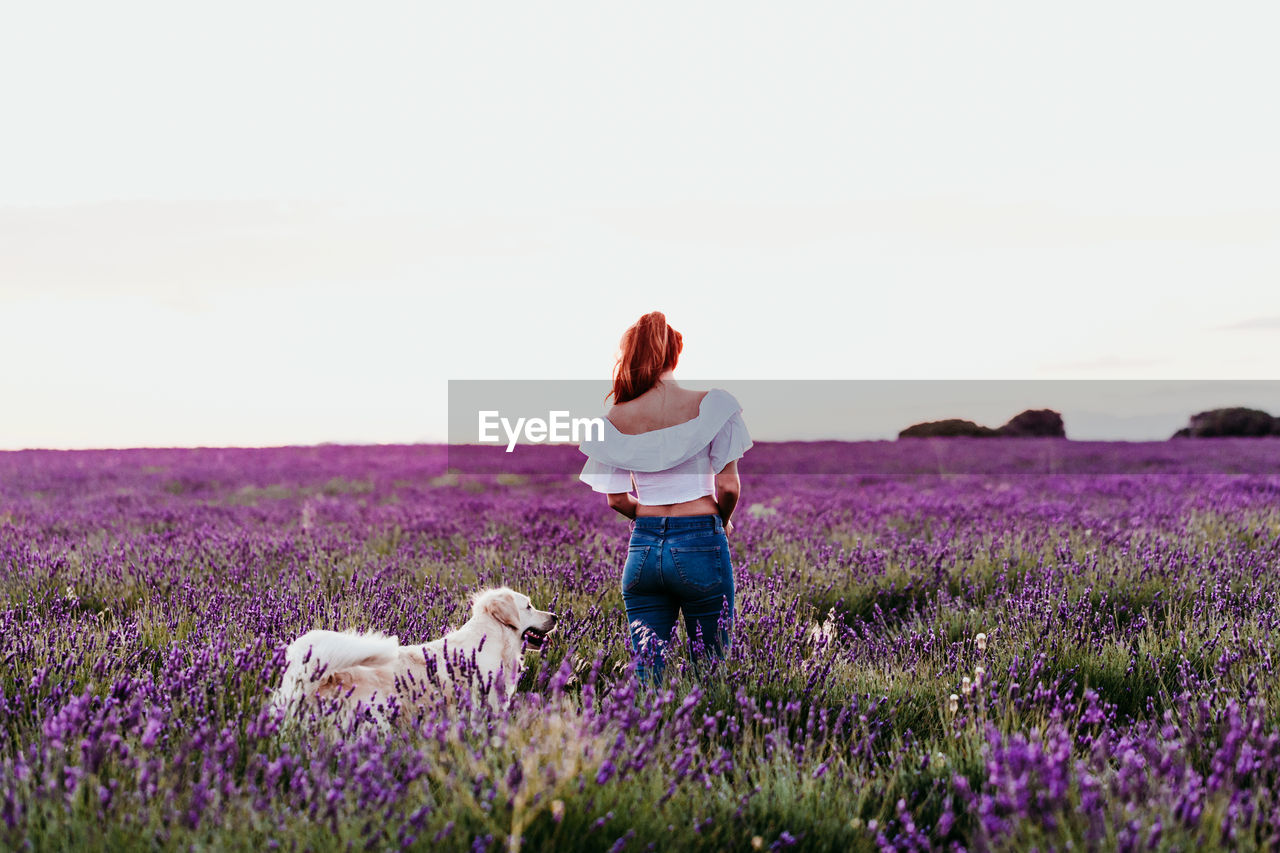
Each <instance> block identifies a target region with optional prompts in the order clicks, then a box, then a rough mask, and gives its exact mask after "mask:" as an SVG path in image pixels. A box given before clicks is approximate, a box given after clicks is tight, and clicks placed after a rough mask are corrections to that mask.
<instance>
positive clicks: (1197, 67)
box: [0, 0, 1280, 448]
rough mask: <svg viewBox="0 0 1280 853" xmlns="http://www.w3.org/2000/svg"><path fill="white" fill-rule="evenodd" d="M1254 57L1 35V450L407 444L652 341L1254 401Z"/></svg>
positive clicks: (812, 362)
mask: <svg viewBox="0 0 1280 853" xmlns="http://www.w3.org/2000/svg"><path fill="white" fill-rule="evenodd" d="M1277 32H1280V6H1277V5H1276V4H1274V3H1270V2H1265V3H1264V2H1258V3H1232V4H1204V3H1171V2H1150V3H1145V2H1129V3H1115V2H1106V3H1091V2H1073V3H1063V4H1042V3H1028V2H1025V0H1017V2H999V3H970V2H945V3H944V2H937V3H912V2H887V0H886V2H876V3H859V2H847V0H846V2H841V3H834V4H817V3H803V4H777V3H773V4H753V3H745V2H741V0H735V2H732V3H698V4H689V3H647V4H626V5H623V4H613V3H600V2H598V0H596V1H595V2H590V3H566V2H551V3H543V4H514V3H511V4H507V3H487V4H474V3H430V2H422V0H415V2H410V3H377V2H370V3H361V4H351V3H342V4H329V3H317V2H307V3H298V4H292V3H290V4H286V3H272V2H254V3H238V2H221V3H217V4H203V5H201V6H199V7H196V6H193V5H191V4H178V3H172V2H161V3H152V4H142V3H129V2H118V3H110V4H104V3H84V4H44V3H27V4H9V6H7V7H6V9H5V10H4V11H3V12H2V13H0V107H2V108H3V115H4V127H5V129H4V132H3V133H2V134H0V447H7V448H17V447H29V446H45V447H49V446H52V447H103V446H140V445H198V444H216V445H274V444H288V443H314V442H320V441H343V442H409V441H422V440H443V439H444V438H445V436H446V432H447V421H446V416H445V407H446V402H447V393H446V388H447V386H446V381H447V380H448V379H474V378H494V379H497V378H530V379H532V378H593V377H600V376H605V375H607V374H608V372H609V370H610V368H611V366H612V360H613V356H614V351H615V347H616V345H617V340H618V337H619V335H620V334H621V332H622V331H623V329H624V328H625V327H626V326H627V325H628V324H629V323H631V322H632V321H633V320H634V319H635V318H636V317H637V316H639V315H640V314H641V313H643V312H646V311H649V310H652V309H655V308H657V309H661V310H664V311H665V312H666V313H667V315H668V317H669V319H670V321H671V322H672V324H673V325H675V326H676V328H678V329H680V330H681V331H682V332H684V333H685V335H686V351H685V359H684V362H683V364H682V366H681V370H680V372H679V374H678V375H680V376H682V377H683V378H685V379H686V380H687V381H688V382H689V384H699V382H698V380H706V381H709V382H711V383H713V384H728V383H730V382H731V381H732V380H735V379H738V380H745V379H779V378H806V379H810V378H826V379H836V378H850V379H852V378H917V379H918V378H931V379H945V378H983V379H990V378H1025V379H1052V378H1064V379H1065V378H1074V379H1092V378H1142V379H1212V378H1231V379H1274V378H1280V377H1278V376H1277V372H1278V371H1277V369H1276V368H1277V364H1278V363H1280V359H1278V358H1277V353H1280V157H1277V156H1276V152H1277V151H1280V111H1277V110H1276V109H1275V108H1274V106H1272V104H1273V102H1274V100H1275V83H1276V81H1277V80H1278V79H1280V52H1277V51H1276V50H1275V46H1274V41H1275V34H1276V33H1277ZM1021 402H1023V401H1019V400H1010V401H1009V405H1008V407H1007V408H1008V409H1009V410H1011V412H1012V411H1016V410H1017V408H1018V407H1019V404H1020V403H1021ZM1027 402H1028V404H1031V403H1032V401H1027ZM1034 404H1037V405H1040V404H1043V403H1042V401H1034ZM952 414H955V415H957V416H961V417H964V416H968V415H967V413H966V412H961V411H956V412H954V413H952ZM1278 414H1280V413H1278ZM1160 429H1161V430H1163V426H1161V427H1160ZM1129 437H1132V436H1129ZM1152 437H1163V435H1153V436H1152Z"/></svg>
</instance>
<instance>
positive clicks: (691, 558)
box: [671, 545, 728, 592]
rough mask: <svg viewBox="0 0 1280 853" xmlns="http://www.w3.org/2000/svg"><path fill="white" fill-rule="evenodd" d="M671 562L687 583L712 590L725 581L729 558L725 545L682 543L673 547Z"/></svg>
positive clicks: (708, 590)
mask: <svg viewBox="0 0 1280 853" xmlns="http://www.w3.org/2000/svg"><path fill="white" fill-rule="evenodd" d="M671 562H672V563H674V564H675V567H676V573H677V574H679V575H680V580H682V581H684V582H685V584H686V585H688V586H690V587H692V588H693V589H696V590H699V591H701V592H710V591H711V590H713V589H716V588H718V587H719V586H721V584H723V583H724V571H725V568H726V567H727V566H726V564H727V563H728V559H727V557H726V556H725V547H724V545H681V546H676V547H673V548H672V549H671Z"/></svg>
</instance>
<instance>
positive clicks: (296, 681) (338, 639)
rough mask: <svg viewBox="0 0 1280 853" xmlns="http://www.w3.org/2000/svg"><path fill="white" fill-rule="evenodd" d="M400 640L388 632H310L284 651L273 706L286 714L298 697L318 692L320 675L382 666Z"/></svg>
mask: <svg viewBox="0 0 1280 853" xmlns="http://www.w3.org/2000/svg"><path fill="white" fill-rule="evenodd" d="M399 651H400V641H399V639H398V638H396V637H392V636H387V635H386V634H356V633H352V632H347V631H344V632H339V631H309V632H307V633H306V634H303V635H302V636H301V637H299V638H298V639H296V640H294V641H293V642H292V643H290V644H289V648H288V649H287V650H285V660H286V662H287V666H286V667H285V671H284V677H283V678H282V679H281V680H280V687H279V688H278V689H277V690H276V692H275V695H274V696H273V697H272V702H271V704H272V707H273V708H275V709H276V711H278V712H280V713H286V712H288V710H289V709H290V708H291V707H293V705H294V704H295V703H297V702H298V701H299V700H301V699H304V698H306V697H307V696H309V695H310V694H312V693H314V692H315V689H316V687H317V686H318V684H319V677H320V676H321V675H332V674H334V673H338V672H342V671H343V670H347V669H351V668H352V667H355V666H380V665H382V664H386V663H391V662H392V661H394V660H395V659H396V657H397V655H398V654H399Z"/></svg>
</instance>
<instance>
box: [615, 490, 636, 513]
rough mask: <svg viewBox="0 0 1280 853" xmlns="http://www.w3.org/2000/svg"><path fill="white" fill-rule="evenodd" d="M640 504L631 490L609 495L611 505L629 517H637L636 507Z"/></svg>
mask: <svg viewBox="0 0 1280 853" xmlns="http://www.w3.org/2000/svg"><path fill="white" fill-rule="evenodd" d="M639 505H640V503H639V501H637V500H636V499H635V498H633V497H632V496H631V493H630V492H618V493H617V494H612V495H609V506H610V507H611V508H612V509H615V510H617V511H618V512H620V513H622V514H623V515H625V516H626V517H627V518H635V517H636V507H637V506H639Z"/></svg>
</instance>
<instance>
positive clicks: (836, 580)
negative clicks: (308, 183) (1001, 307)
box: [0, 439, 1280, 851]
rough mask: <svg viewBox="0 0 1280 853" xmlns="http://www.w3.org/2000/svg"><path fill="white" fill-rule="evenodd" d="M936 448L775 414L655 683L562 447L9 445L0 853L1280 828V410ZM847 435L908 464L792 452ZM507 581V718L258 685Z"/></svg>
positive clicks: (2, 470) (1276, 842) (940, 841)
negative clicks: (1150, 440)
mask: <svg viewBox="0 0 1280 853" xmlns="http://www.w3.org/2000/svg"><path fill="white" fill-rule="evenodd" d="M958 441H959V443H954V444H951V445H948V447H951V448H953V452H951V451H949V455H948V456H947V459H948V460H951V461H955V460H957V459H961V458H964V459H968V460H970V461H971V462H973V463H974V464H972V465H971V466H969V467H968V468H965V469H963V470H972V471H984V470H987V471H994V470H996V469H998V467H999V466H998V465H997V464H996V463H998V461H999V460H1000V459H1002V458H1005V457H1007V456H1009V455H1014V456H1016V455H1017V454H1024V455H1025V454H1026V453H1027V452H1028V451H1026V450H1025V448H1029V447H1035V446H1037V443H1036V442H1034V441H1033V442H1031V443H1029V444H1028V443H1025V442H1026V441H1027V440H1023V441H1024V443H1022V444H1018V443H1017V442H1018V441H1019V440H1017V439H1014V440H1004V439H986V440H979V441H971V442H964V441H963V440H958ZM1010 442H1012V444H1011V443H1010ZM1054 446H1055V447H1057V448H1059V450H1057V451H1055V452H1057V453H1062V454H1066V456H1067V457H1071V455H1072V454H1073V453H1076V451H1073V450H1070V449H1069V447H1068V444H1067V443H1059V444H1056V445H1054ZM933 447H934V446H933V445H928V444H924V443H921V444H917V445H912V444H911V443H909V442H898V443H890V444H881V445H875V444H869V445H849V446H844V447H842V446H839V445H812V446H810V445H802V444H795V445H769V444H759V445H757V446H756V447H755V448H754V449H753V450H752V451H751V452H750V453H749V454H748V455H747V457H746V458H745V459H744V460H743V462H742V466H741V469H742V475H743V481H744V491H743V501H742V504H741V505H740V509H739V511H738V513H737V515H735V518H734V523H735V527H736V532H735V534H734V536H733V537H732V539H731V540H730V547H731V549H732V551H733V556H734V562H735V566H736V567H737V588H738V619H737V622H736V623H735V625H734V627H733V644H732V647H731V650H730V653H729V657H728V659H727V660H726V661H724V662H723V663H722V664H721V665H719V666H718V667H715V668H714V669H712V670H711V671H710V672H699V673H696V674H695V673H694V672H693V671H692V670H691V668H690V667H689V666H688V665H687V656H686V655H685V654H684V649H682V648H680V647H677V648H676V649H675V650H673V652H672V665H671V666H669V667H668V676H669V679H670V681H669V683H668V684H666V685H665V686H663V687H662V688H661V689H655V690H646V689H644V688H641V687H639V686H638V685H637V684H636V683H635V680H634V678H633V676H632V673H631V671H630V668H629V662H630V656H629V653H628V650H627V646H626V644H625V636H626V635H625V630H624V629H625V626H624V617H623V613H622V607H621V595H620V588H619V583H620V571H621V565H622V561H623V558H624V556H625V553H626V537H627V535H628V527H627V524H626V522H625V521H624V520H623V519H621V518H620V517H618V516H617V515H615V514H614V513H612V512H611V511H610V510H608V509H607V507H606V506H605V505H604V501H603V500H602V499H601V498H600V496H598V495H595V494H593V493H591V492H590V491H589V490H588V489H587V488H586V487H585V486H582V485H581V484H579V483H577V482H576V479H575V474H576V470H577V464H578V463H579V462H580V460H581V457H580V456H579V455H578V454H577V453H576V451H574V450H573V449H571V448H542V449H538V450H539V451H540V455H538V456H537V460H538V461H537V464H536V465H531V466H530V467H529V469H528V471H527V472H525V473H512V472H506V473H494V474H486V475H467V474H459V473H456V472H453V471H450V470H449V468H448V465H449V462H450V460H449V459H448V458H446V453H445V450H444V448H441V447H427V446H422V447H336V446H335V447H319V448H285V449H271V450H138V451H92V452H88V451H86V452H54V451H47V452H46V451H31V452H19V453H0V573H2V574H0V577H2V580H0V590H2V601H0V625H2V630H0V660H3V667H2V668H0V819H2V820H0V847H4V848H9V849H30V850H64V849H70V848H81V849H133V848H145V849H156V848H165V849H170V848H183V849H197V848H198V849H208V848H214V849H232V850H264V849H288V850H294V849H297V850H303V849H313V850H328V849H343V850H345V849H353V850H366V849H367V850H384V849H401V848H405V849H423V850H425V849H430V850H491V851H497V850H520V849H523V850H614V851H619V850H628V851H638V850H662V851H671V850H753V849H754V850H779V849H785V848H794V849H795V850H840V851H845V850H863V849H866V850H871V849H903V850H931V849H944V850H945V849H966V850H990V849H995V850H1026V849H1031V848H1038V849H1041V850H1047V849H1064V848H1067V847H1068V846H1070V847H1072V848H1074V849H1080V850H1191V849H1193V848H1196V849H1257V848H1275V847H1277V846H1280V795H1278V794H1277V793H1276V791H1277V789H1278V788H1280V679H1277V673H1276V671H1275V663H1276V660H1277V658H1280V614H1278V613H1277V604H1278V603H1280V441H1274V440H1266V439H1259V440H1254V441H1249V440H1243V441H1240V440H1229V439H1222V440H1208V439H1206V440H1191V441H1185V442H1166V443H1162V444H1160V445H1158V446H1156V445H1153V446H1145V445H1133V446H1120V445H1117V446H1113V447H1105V448H1098V447H1094V448H1082V449H1081V450H1080V451H1079V453H1078V454H1077V455H1078V456H1079V459H1081V460H1084V461H1083V462H1081V464H1080V465H1078V466H1076V468H1075V469H1073V467H1072V465H1071V464H1066V463H1063V464H1061V465H1058V464H1056V463H1055V470H1058V471H1059V473H1054V474H1034V473H1017V472H1016V470H1017V469H1016V468H1015V469H1012V470H1010V471H1007V472H1006V473H955V471H956V470H958V469H957V468H955V467H954V466H950V465H949V467H947V468H946V469H945V470H943V469H942V468H940V467H939V466H938V463H937V460H938V459H940V458H941V457H940V456H938V455H937V454H936V453H935V452H934V450H933V449H931V448H933ZM1062 448H1067V449H1062ZM533 450H534V449H531V450H530V452H532V451H533ZM840 454H853V455H854V456H856V457H857V458H858V459H860V460H863V461H864V462H875V461H876V460H877V459H882V460H890V461H891V462H892V463H893V465H894V466H899V467H898V468H895V469H894V470H898V471H899V473H897V474H892V475H891V474H888V473H884V472H883V470H882V469H883V468H884V467H892V466H881V468H876V467H875V466H874V465H872V466H870V467H868V468H867V470H875V471H878V473H866V474H851V473H828V474H821V473H814V474H798V473H790V474H788V473H786V472H787V471H792V472H795V471H802V470H812V471H823V470H834V471H845V472H848V471H850V470H852V467H850V466H849V465H847V464H843V463H847V462H848V460H847V459H844V460H842V459H840V458H839V456H840ZM1064 458H1065V457H1064ZM1072 458H1075V457H1072ZM1180 459H1181V460H1185V461H1186V462H1188V463H1194V465H1193V466H1190V467H1193V468H1194V470H1193V471H1192V472H1191V473H1169V472H1168V471H1169V470H1170V466H1171V463H1177V462H1178V461H1179V460H1180ZM913 460H914V462H915V463H918V464H917V465H916V467H914V468H912V466H911V464H909V463H912V462H913ZM1148 461H1150V463H1151V464H1150V465H1147V464H1146V463H1147V462H1148ZM903 466H905V467H903ZM1108 466H1111V468H1110V470H1115V471H1124V472H1125V473H1107V471H1108ZM557 467H559V468H562V469H563V472H564V473H560V474H553V473H546V471H548V470H555V469H556V468H557ZM1174 467H1176V465H1174ZM1073 470H1078V471H1079V472H1078V473H1071V471H1073ZM762 471H772V472H774V473H768V474H760V473H758V472H762ZM753 472H757V473H755V474H753ZM1152 472H1154V473H1152ZM498 584H508V585H510V586H512V587H514V588H515V589H517V590H519V591H521V592H525V593H527V594H529V595H530V596H532V597H533V599H534V602H535V603H536V604H537V605H539V606H542V607H546V608H549V609H553V610H555V611H557V612H558V613H559V614H560V616H561V622H560V627H559V628H558V629H557V631H556V633H554V634H553V635H552V638H551V641H550V642H549V643H548V645H547V647H546V648H545V649H543V650H542V652H541V654H540V655H539V654H536V653H533V652H530V653H528V656H527V663H528V669H527V671H526V673H525V677H524V679H523V681H522V683H521V685H520V692H519V693H518V694H517V696H516V698H515V701H514V703H513V704H512V706H511V708H510V709H509V710H508V711H507V712H505V713H496V714H495V713H490V712H480V711H476V710H468V709H463V710H462V711H459V710H457V709H456V708H454V707H453V706H451V705H443V704H442V705H438V706H432V707H430V708H428V709H426V710H425V711H423V712H422V713H421V714H419V715H417V716H416V717H414V718H412V719H410V718H409V717H408V715H406V717H405V718H404V719H402V720H401V721H400V723H399V724H397V725H395V726H393V727H391V728H389V729H381V728H378V727H376V726H374V725H371V724H367V725H361V724H351V725H346V726H340V725H335V724H333V723H332V722H331V721H326V720H318V721H307V722H305V723H304V724H303V725H301V726H296V727H284V728H281V726H280V725H279V724H278V722H277V721H276V720H275V719H274V718H273V717H272V716H271V715H270V714H269V713H268V710H267V704H266V702H267V699H268V696H269V693H270V691H271V690H272V689H273V688H274V687H275V686H276V684H277V683H278V682H279V677H280V673H281V671H282V669H283V666H284V646H285V644H287V643H288V642H289V641H290V640H291V639H293V638H294V637H296V636H297V635H299V634H301V633H303V632H304V631H306V630H308V629H311V628H317V627H327V628H358V629H379V630H385V631H387V632H388V633H393V634H396V635H398V636H399V637H400V638H401V640H402V641H404V642H409V641H425V640H429V639H434V638H436V637H439V636H441V635H442V634H443V633H444V632H445V631H446V630H447V629H448V628H449V627H451V626H455V625H457V624H460V623H461V622H462V621H464V620H465V618H466V615H467V614H466V607H467V602H466V599H467V596H468V595H469V594H470V593H471V592H472V591H474V590H476V589H477V588H480V587H484V586H490V585H498Z"/></svg>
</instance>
